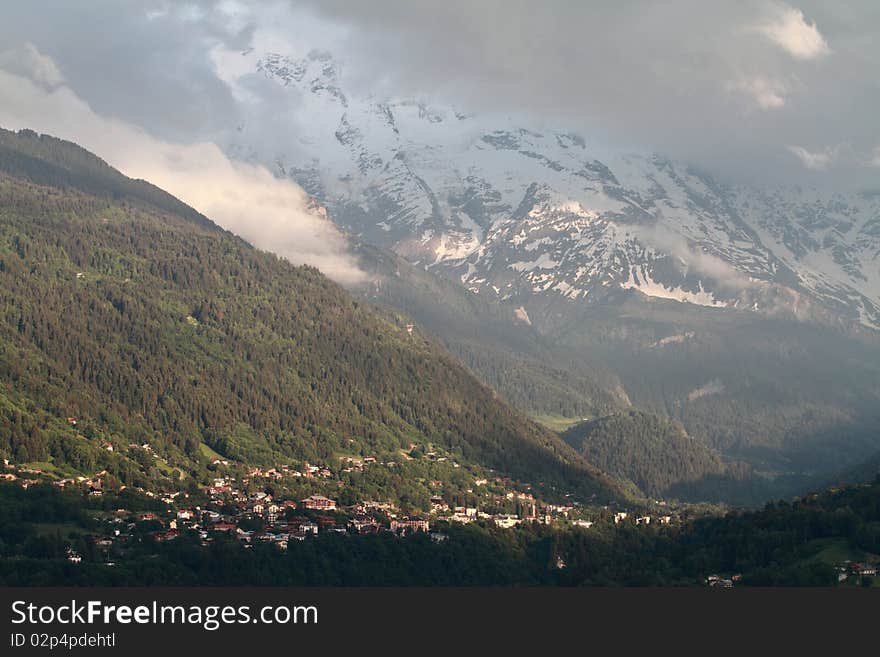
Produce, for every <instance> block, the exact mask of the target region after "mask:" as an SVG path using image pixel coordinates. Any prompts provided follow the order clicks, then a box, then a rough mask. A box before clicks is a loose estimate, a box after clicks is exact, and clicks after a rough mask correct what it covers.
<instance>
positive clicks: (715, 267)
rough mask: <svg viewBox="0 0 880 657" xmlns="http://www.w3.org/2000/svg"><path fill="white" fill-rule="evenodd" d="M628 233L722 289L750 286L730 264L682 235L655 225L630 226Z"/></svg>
mask: <svg viewBox="0 0 880 657" xmlns="http://www.w3.org/2000/svg"><path fill="white" fill-rule="evenodd" d="M630 230H631V232H632V233H633V235H635V237H636V238H637V239H638V240H639V241H640V242H642V244H644V245H646V246H648V247H650V248H653V249H655V250H656V251H659V252H661V253H667V254H669V255H671V256H673V257H675V258H678V259H679V260H681V261H682V262H683V263H684V264H685V266H686V267H687V269H688V270H689V271H693V272H695V273H697V274H699V275H702V276H706V277H708V278H709V279H711V280H713V281H715V282H716V283H718V284H720V285H722V286H726V287H728V288H731V289H735V290H744V289H745V288H747V287H748V286H749V285H750V284H751V283H750V281H749V279H748V278H747V277H746V276H744V275H743V274H742V273H740V272H739V271H737V270H736V268H734V267H733V265H731V264H730V263H728V262H726V261H725V260H723V259H721V258H719V257H718V256H716V255H714V254H712V253H708V252H706V251H704V250H702V249H701V248H699V247H698V246H695V245H691V244H690V243H689V242H688V240H687V239H686V238H685V237H684V236H683V235H680V234H678V233H675V232H673V231H671V230H667V229H665V228H661V227H659V226H657V225H655V226H651V227H647V226H645V227H641V226H639V227H630Z"/></svg>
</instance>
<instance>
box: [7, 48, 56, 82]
mask: <svg viewBox="0 0 880 657" xmlns="http://www.w3.org/2000/svg"><path fill="white" fill-rule="evenodd" d="M0 68H3V69H6V70H7V71H9V72H12V73H18V74H20V75H23V76H25V77H27V78H29V79H30V80H32V81H34V82H36V83H38V84H40V85H42V86H44V87H48V88H51V87H57V86H58V85H60V84H63V83H64V76H63V75H62V74H61V71H60V70H59V69H58V66H56V65H55V62H54V61H53V60H52V58H51V57H47V56H46V55H44V54H43V53H41V52H40V51H39V50H37V47H36V46H35V45H34V44H32V43H25V44H24V46H22V47H21V48H20V49H18V50H6V51H4V52H0Z"/></svg>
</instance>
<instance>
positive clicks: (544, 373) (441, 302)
mask: <svg viewBox="0 0 880 657" xmlns="http://www.w3.org/2000/svg"><path fill="white" fill-rule="evenodd" d="M358 252H359V254H360V266H361V268H363V269H364V270H365V271H367V272H368V273H369V274H370V278H369V281H368V282H366V283H361V284H358V285H357V286H355V287H354V288H353V290H352V291H353V292H354V293H356V294H358V295H360V296H362V297H364V298H365V299H367V300H369V301H371V302H372V303H376V304H379V305H382V306H386V307H388V308H393V309H397V310H400V311H403V312H405V313H406V314H407V315H409V316H410V317H412V318H413V319H414V320H415V321H416V322H418V324H419V327H420V329H422V330H426V331H429V332H430V333H431V334H433V335H435V336H437V338H438V339H439V340H441V341H442V343H443V345H444V346H445V347H446V348H447V349H448V350H449V351H451V352H452V353H453V354H455V355H456V356H458V357H459V358H460V359H461V360H462V361H463V362H464V363H466V364H467V365H468V366H469V367H470V368H471V369H472V370H473V371H474V373H475V374H477V376H479V377H480V378H481V379H482V380H483V381H484V382H486V383H488V384H489V385H490V386H492V387H493V388H494V389H495V390H497V391H498V392H499V393H500V394H501V395H502V396H503V397H504V398H505V399H506V400H507V401H509V402H510V403H511V404H512V405H513V406H514V407H515V408H518V409H520V410H525V411H528V412H532V413H535V414H541V415H554V416H561V417H565V418H580V417H593V416H597V415H605V414H607V413H611V412H614V411H616V410H620V409H622V408H625V407H627V406H629V399H628V398H627V396H626V393H625V392H624V390H623V388H622V387H621V385H620V381H619V380H618V379H617V377H616V376H614V375H613V374H612V373H611V372H610V370H608V368H606V367H603V366H602V365H600V364H599V363H598V362H595V361H592V360H590V359H589V358H587V357H586V356H582V357H580V358H578V359H575V360H572V358H571V351H570V350H569V349H567V348H558V347H555V346H554V345H553V344H552V343H551V342H550V341H548V340H546V339H545V338H543V337H542V336H541V335H540V334H539V333H538V332H537V331H536V330H534V328H532V326H531V325H530V321H531V320H529V318H528V316H527V315H522V314H520V315H519V316H517V314H516V311H515V309H514V308H512V307H511V306H510V305H503V304H500V303H497V302H494V301H491V300H488V299H486V298H485V297H483V296H480V295H478V294H475V293H473V292H471V291H470V290H467V289H466V288H464V287H463V286H461V285H460V284H459V283H457V282H453V281H450V280H448V279H445V278H443V277H442V276H438V275H435V274H433V273H431V272H429V271H426V270H424V269H422V268H420V267H416V266H414V265H412V264H411V263H409V262H408V261H407V260H405V259H404V258H402V257H401V256H399V255H397V254H395V253H393V252H389V251H383V250H381V249H378V248H375V247H372V246H370V245H367V244H359V245H358Z"/></svg>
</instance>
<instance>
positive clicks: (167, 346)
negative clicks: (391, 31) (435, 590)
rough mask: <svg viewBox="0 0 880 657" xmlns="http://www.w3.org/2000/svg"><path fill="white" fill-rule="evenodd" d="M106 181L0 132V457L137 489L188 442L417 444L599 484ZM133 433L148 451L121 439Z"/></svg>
mask: <svg viewBox="0 0 880 657" xmlns="http://www.w3.org/2000/svg"><path fill="white" fill-rule="evenodd" d="M22 158H24V159H26V161H27V167H23V166H19V164H20V161H21V160H22ZM10 163H12V164H10ZM40 163H45V167H46V169H45V170H43V169H41V168H40V167H41V164H40ZM82 163H85V165H83V164H82ZM102 167H104V169H102ZM4 169H5V170H7V171H11V172H12V174H14V175H10V173H2V171H3V170H4ZM96 169H97V170H98V171H99V172H100V171H104V174H103V176H102V175H98V174H96V173H94V170H96ZM105 169H106V170H105ZM35 180H36V181H38V182H40V183H44V182H51V183H52V186H47V185H45V184H38V183H37V182H34V181H35ZM83 180H85V181H86V182H85V183H83ZM104 180H110V181H111V183H112V184H110V183H108V185H107V187H101V185H102V184H103V181H104ZM125 180H126V179H123V180H122V181H121V182H120V179H119V174H118V173H113V172H112V170H109V169H108V168H106V165H103V164H102V163H101V162H100V160H97V158H94V157H93V156H90V155H88V154H86V153H84V151H82V150H81V149H79V148H78V147H76V146H75V145H72V144H70V143H67V142H62V141H60V140H56V139H53V138H50V137H45V136H36V135H35V134H33V133H24V132H23V133H18V134H17V135H13V134H12V133H3V141H2V142H0V383H2V387H0V452H2V453H3V454H5V455H7V456H9V457H11V458H12V459H14V461H15V462H17V463H22V462H45V461H52V463H53V464H54V465H55V466H56V467H57V466H59V465H65V466H72V467H73V468H74V469H76V470H79V471H82V472H86V473H88V472H93V471H94V470H95V469H97V468H99V467H100V468H104V469H107V470H108V471H109V472H110V473H111V475H113V476H115V477H117V478H118V479H119V480H120V481H122V482H128V483H140V482H142V481H143V480H144V479H145V478H150V477H153V478H155V477H156V476H172V477H182V476H184V475H185V474H186V473H189V472H192V471H194V470H195V469H196V468H197V466H198V463H200V462H202V461H203V460H204V456H203V454H204V452H203V448H202V446H203V445H207V446H208V447H210V448H211V449H212V450H214V451H215V452H217V453H219V454H220V455H222V456H225V457H228V458H231V459H235V460H238V461H243V462H249V463H257V464H269V463H272V462H275V461H276V460H278V459H279V458H280V459H283V458H297V459H308V460H318V461H328V462H329V461H333V460H335V459H337V457H338V456H340V455H342V454H354V455H373V454H377V453H380V454H381V453H388V452H396V451H397V450H400V449H407V450H408V449H410V445H411V444H413V443H417V444H427V443H433V444H436V445H438V446H440V447H442V448H443V449H445V450H448V451H449V453H450V454H451V455H452V456H454V457H455V458H459V459H461V460H463V461H464V462H466V463H479V464H482V465H483V466H486V467H489V468H495V469H497V470H499V471H501V472H504V473H507V474H510V475H513V476H516V477H520V478H523V479H527V480H529V481H534V482H536V483H538V482H543V483H545V484H547V485H551V484H552V485H554V486H557V487H559V488H560V489H561V490H567V491H573V492H576V493H578V494H580V495H583V496H588V495H592V494H597V493H598V494H600V495H601V496H604V497H608V496H614V495H616V494H617V493H616V491H615V489H614V486H613V485H612V484H611V482H610V480H608V479H607V478H605V477H604V476H603V475H601V474H600V473H599V472H598V471H596V470H595V469H594V468H592V467H591V466H590V465H589V464H588V463H587V462H586V461H584V460H583V459H582V458H581V457H580V456H579V455H578V454H577V453H576V452H574V450H571V449H570V448H569V447H568V446H567V445H565V444H564V443H563V442H562V441H560V440H559V439H558V438H557V437H556V436H555V435H554V434H552V433H551V432H549V431H547V430H545V429H543V428H541V427H539V426H538V425H536V424H534V423H532V422H531V421H529V420H528V419H526V418H524V417H523V416H522V415H520V414H519V413H517V412H515V411H514V410H513V409H511V408H510V407H509V406H507V405H506V404H505V403H504V402H502V401H501V400H499V399H497V398H496V396H495V394H494V393H493V391H492V390H491V389H490V388H488V387H487V386H485V385H483V384H481V383H480V382H479V381H478V380H477V379H476V378H475V377H474V376H473V375H472V374H470V372H469V371H467V370H466V369H465V368H464V367H462V366H461V365H460V364H459V363H458V361H456V360H455V359H454V358H452V357H451V356H449V355H448V354H446V353H445V352H443V351H442V350H441V349H439V348H437V347H436V346H434V345H433V344H432V343H431V342H429V341H427V340H425V339H424V338H423V337H420V336H419V335H417V334H416V335H409V334H408V333H407V331H406V330H405V324H403V323H401V322H400V320H399V319H397V318H394V317H386V316H384V315H382V314H380V313H379V312H377V311H376V310H375V309H373V308H372V307H370V306H368V305H366V304H364V303H362V302H359V301H356V300H354V299H352V298H351V297H350V296H349V295H348V294H347V293H346V292H345V291H344V290H342V289H341V288H339V287H338V286H337V285H335V284H333V283H332V282H330V281H329V280H327V279H326V278H325V277H324V276H323V275H321V274H320V273H319V272H318V271H317V270H315V269H312V268H308V267H295V266H292V265H291V264H289V263H288V262H286V261H283V260H281V259H279V258H276V257H275V256H272V255H270V254H267V253H262V252H259V251H256V250H255V249H253V248H251V247H249V246H248V245H247V244H245V243H244V242H243V241H241V240H239V239H237V238H235V237H233V236H232V235H230V234H228V233H225V232H223V231H221V230H219V229H217V228H216V226H214V225H213V224H210V223H208V222H206V220H204V218H201V217H200V216H197V217H195V219H194V218H193V217H192V216H191V212H192V211H190V212H183V213H178V212H177V208H176V207H175V206H174V203H172V202H171V201H169V200H168V198H170V197H167V196H163V195H162V193H161V192H158V191H156V194H158V195H159V196H158V198H159V200H158V201H157V200H156V197H155V196H154V195H153V194H152V192H151V193H150V194H146V193H141V192H143V189H142V188H141V187H139V186H138V184H136V183H134V182H132V181H129V183H126V182H125ZM114 181H115V182H114ZM132 186H134V188H135V190H136V193H133V192H131V189H130V188H131V187H132ZM83 189H85V190H86V191H83ZM153 189H154V188H149V189H148V190H147V191H151V190H153ZM171 210H174V212H171ZM67 418H76V424H73V423H72V422H68V421H67ZM102 441H111V442H112V443H113V444H114V446H116V447H117V448H119V447H120V446H121V447H122V448H123V449H122V450H119V449H117V451H114V452H113V453H112V454H111V453H108V452H107V451H105V450H102V449H100V447H99V446H100V444H101V443H102ZM143 443H149V444H150V445H151V446H152V449H153V450H154V451H155V452H156V453H158V454H159V455H161V456H162V459H163V460H162V461H156V460H155V459H152V458H150V456H149V454H147V455H145V454H144V451H143V450H131V451H130V452H126V450H125V449H124V448H125V446H127V445H129V444H137V445H140V444H143Z"/></svg>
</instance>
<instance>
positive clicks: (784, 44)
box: [754, 5, 831, 59]
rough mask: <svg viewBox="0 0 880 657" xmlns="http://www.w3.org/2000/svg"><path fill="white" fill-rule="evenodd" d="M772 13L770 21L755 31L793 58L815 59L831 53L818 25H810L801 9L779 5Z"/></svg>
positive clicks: (757, 26)
mask: <svg viewBox="0 0 880 657" xmlns="http://www.w3.org/2000/svg"><path fill="white" fill-rule="evenodd" d="M772 13H773V16H772V17H771V18H770V19H768V20H767V21H765V22H763V23H761V24H760V25H756V26H755V28H754V29H755V31H756V32H758V33H760V34H763V35H764V36H765V37H766V38H767V39H769V40H770V41H771V42H773V43H774V44H776V45H777V46H779V47H780V48H782V49H783V50H784V51H786V52H787V53H788V54H790V55H791V56H792V57H795V58H797V59H815V58H816V57H820V56H822V55H827V54H829V53H830V52H831V48H829V47H828V43H827V42H826V41H825V37H823V36H822V34H821V33H820V32H819V28H818V27H816V23H815V22H812V23H808V22H807V20H806V18H804V12H802V11H801V10H800V9H794V8H793V7H788V6H785V5H777V6H774V7H773V10H772Z"/></svg>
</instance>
